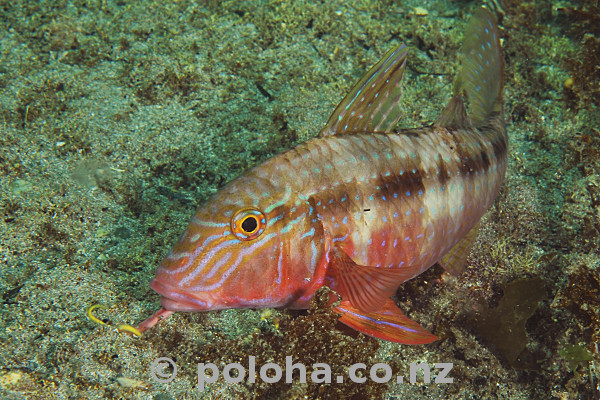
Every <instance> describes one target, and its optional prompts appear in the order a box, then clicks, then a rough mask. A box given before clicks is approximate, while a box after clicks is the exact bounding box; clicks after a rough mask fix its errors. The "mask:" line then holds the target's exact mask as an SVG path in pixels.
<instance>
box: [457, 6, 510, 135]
mask: <svg viewBox="0 0 600 400" xmlns="http://www.w3.org/2000/svg"><path fill="white" fill-rule="evenodd" d="M461 53H462V54H461V58H460V72H459V74H458V77H457V79H456V83H455V93H457V94H458V93H463V92H464V93H466V95H467V98H468V100H469V111H470V112H469V119H470V120H471V122H472V123H473V125H475V126H477V125H479V124H481V123H482V122H484V121H485V120H486V119H487V118H488V116H489V115H490V114H491V113H492V112H499V111H501V108H502V86H503V78H502V72H503V69H504V66H503V64H502V55H501V49H500V36H499V34H498V27H497V26H496V21H495V19H494V16H493V15H492V13H491V12H490V11H488V10H487V9H485V8H481V9H479V10H478V11H477V12H476V13H475V15H474V16H473V19H472V20H471V22H470V23H469V26H468V27H467V30H466V32H465V35H464V41H463V47H462V51H461Z"/></svg>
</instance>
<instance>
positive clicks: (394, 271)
mask: <svg viewBox="0 0 600 400" xmlns="http://www.w3.org/2000/svg"><path fill="white" fill-rule="evenodd" d="M407 53H408V50H407V48H406V46H404V45H403V44H401V45H399V46H397V47H395V48H393V49H392V50H390V51H388V52H387V53H386V54H385V55H384V56H383V58H382V59H381V60H380V61H379V62H378V63H377V64H376V65H375V66H373V67H372V68H371V70H370V71H369V72H368V73H367V74H365V76H364V77H363V78H361V79H360V80H359V81H358V83H357V84H356V85H355V86H354V87H353V88H352V89H351V90H350V92H349V93H348V95H347V96H346V97H345V98H344V99H343V100H342V101H341V102H340V104H339V105H338V106H337V108H336V109H335V111H334V112H333V114H332V115H331V117H330V119H329V121H328V122H327V124H326V125H325V127H324V128H323V129H322V130H321V133H320V136H319V137H317V138H315V139H312V140H309V141H307V142H305V143H303V144H300V145H299V146H297V147H296V148H294V149H291V150H289V151H287V152H285V153H283V154H280V155H278V156H275V157H273V158H271V159H269V160H267V161H266V162H264V163H263V164H261V165H259V166H256V167H254V168H253V169H251V170H249V171H247V172H246V173H244V174H243V175H241V176H239V177H238V178H236V179H234V180H233V181H231V182H229V183H228V184H227V185H225V186H224V187H223V188H221V189H220V190H219V191H218V192H217V193H216V194H214V195H213V196H212V197H211V198H210V199H209V200H208V201H207V203H206V204H204V205H203V206H201V207H200V208H199V210H198V211H197V212H196V214H195V215H194V217H193V219H192V221H191V223H190V225H189V226H188V228H187V229H186V231H185V232H184V233H183V235H182V236H181V237H180V239H179V240H178V242H177V243H176V244H175V246H174V247H173V249H172V250H171V252H170V253H169V254H168V255H167V257H166V258H165V259H164V260H163V262H162V263H161V264H160V265H159V267H158V269H157V272H156V278H155V279H154V280H153V281H152V282H151V284H150V285H151V287H152V288H153V289H154V290H155V291H156V292H158V293H159V294H160V295H161V296H162V299H161V303H162V306H163V308H162V309H161V310H159V311H158V312H157V313H155V314H154V315H153V316H152V317H150V318H148V319H147V320H146V321H144V322H143V323H142V324H140V326H139V329H140V331H143V330H146V329H148V328H150V327H152V326H153V325H155V324H156V323H157V322H158V321H159V320H160V319H162V318H163V317H166V316H168V315H170V314H171V313H172V312H173V311H209V310H218V309H224V308H243V307H255V308H258V307H285V308H300V309H301V308H307V307H308V303H309V301H310V298H311V297H312V295H313V294H314V293H315V292H316V291H317V290H318V289H319V288H321V287H322V286H324V285H327V286H329V287H330V288H331V289H333V290H334V291H335V292H336V293H337V294H338V295H339V296H340V297H341V303H339V304H338V303H336V304H335V305H333V306H334V308H335V310H336V311H337V312H339V313H340V314H341V317H340V321H341V322H343V323H344V324H346V325H348V326H350V327H352V328H354V329H357V330H359V331H360V332H363V333H366V334H368V335H371V336H375V337H378V338H381V339H385V340H391V341H395V342H401V343H409V344H422V343H429V342H431V341H433V340H435V339H436V337H435V336H434V335H432V334H431V333H429V332H428V331H427V330H425V329H424V328H423V327H421V326H420V325H419V324H417V323H416V322H414V321H412V320H410V319H409V318H408V317H406V316H405V315H404V314H403V313H402V312H401V311H400V309H399V308H398V307H397V305H396V304H395V303H394V301H393V300H392V299H391V296H392V295H393V294H394V293H395V291H396V289H397V288H398V286H399V285H400V284H402V283H403V282H405V281H406V280H408V279H411V278H414V277H415V276H417V275H419V274H421V273H422V272H424V271H425V270H427V269H428V268H429V267H431V266H432V265H433V264H434V263H436V262H440V263H442V265H443V266H444V267H445V268H447V269H448V270H449V271H451V272H453V273H455V272H457V271H458V270H459V269H460V268H461V264H464V258H465V256H466V254H467V253H468V250H469V249H470V246H471V244H472V241H473V240H474V238H475V236H476V235H475V234H474V232H475V226H476V224H477V222H478V221H479V220H480V218H481V217H482V215H483V214H484V213H485V212H486V210H487V209H488V208H489V207H490V205H491V204H492V202H493V201H494V198H495V197H496V195H497V193H498V190H499V188H500V186H501V184H502V181H503V178H504V173H505V169H506V155H507V146H508V137H507V134H506V131H505V129H504V121H503V109H502V70H503V65H502V58H501V55H500V44H499V37H498V31H497V28H496V25H495V22H494V19H493V17H492V16H491V14H490V13H489V11H487V10H485V9H482V10H480V11H478V12H477V13H476V15H475V17H474V18H473V22H472V23H471V24H470V25H469V27H468V28H467V31H466V34H465V41H464V43H463V55H462V58H461V69H460V72H459V75H458V77H457V80H456V82H455V93H454V97H453V98H452V100H451V101H450V102H449V103H448V105H447V106H446V108H445V109H444V111H443V112H442V114H441V115H440V117H439V118H438V119H437V121H435V123H434V124H433V125H431V126H428V127H424V128H418V129H406V130H401V131H395V130H394V128H395V125H396V124H397V122H398V121H399V119H400V118H401V115H402V114H401V107H400V105H399V104H400V102H399V101H400V97H401V94H402V86H401V81H402V78H403V76H404V72H405V68H406V59H407ZM465 102H466V103H468V106H469V112H467V108H466V107H465ZM337 299H338V297H337V296H336V295H335V294H333V293H332V295H331V302H332V303H334V302H335V300H337Z"/></svg>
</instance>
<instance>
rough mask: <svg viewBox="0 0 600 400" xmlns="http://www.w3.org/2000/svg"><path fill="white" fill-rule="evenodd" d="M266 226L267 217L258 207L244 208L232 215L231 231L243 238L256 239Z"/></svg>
mask: <svg viewBox="0 0 600 400" xmlns="http://www.w3.org/2000/svg"><path fill="white" fill-rule="evenodd" d="M266 227H267V217H266V216H265V214H263V213H262V211H260V210H259V209H256V208H242V209H240V210H238V211H237V212H236V213H235V214H233V217H231V232H233V234H234V235H235V236H236V237H237V238H238V239H241V240H252V239H256V238H257V237H259V236H260V235H261V234H262V233H263V232H264V231H265V228H266Z"/></svg>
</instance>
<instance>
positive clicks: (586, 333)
mask: <svg viewBox="0 0 600 400" xmlns="http://www.w3.org/2000/svg"><path fill="white" fill-rule="evenodd" d="M1 4H2V5H1V8H0V13H1V15H0V21H1V24H0V113H1V114H0V115H1V121H2V126H1V133H0V232H1V233H0V240H1V241H0V293H1V299H2V307H1V311H0V317H1V319H0V327H1V331H0V397H2V398H5V399H52V398H71V399H78V398H81V399H84V398H85V399H95V398H123V399H130V398H131V399H138V398H139V399H156V400H168V399H191V398H205V399H252V398H257V399H367V398H369V399H400V398H403V399H417V398H431V399H445V398H457V399H458V398H462V399H467V398H474V399H475V398H477V399H479V398H501V399H508V398H514V399H559V398H560V399H571V398H573V399H574V398H581V399H590V398H599V397H600V386H599V385H600V353H599V351H598V340H599V337H600V324H599V317H600V264H599V263H600V255H599V254H598V248H599V243H600V222H599V219H600V218H599V212H600V175H599V172H600V147H599V146H600V131H599V129H600V124H599V121H600V117H599V111H598V107H599V105H600V92H599V90H600V66H599V60H600V39H599V35H600V17H599V16H600V8H599V5H598V2H597V1H596V0H589V1H586V0H581V1H576V0H573V1H556V2H545V1H532V0H528V1H525V2H520V1H518V0H506V1H503V2H500V1H494V2H493V3H492V2H490V3H489V5H490V6H492V7H493V8H495V9H496V12H497V14H498V15H499V17H500V23H501V26H502V36H503V47H504V58H505V63H506V70H505V84H506V90H505V98H506V101H505V109H506V119H507V127H508V130H509V134H510V141H511V144H510V157H509V158H510V161H509V167H508V172H507V177H506V181H505V184H504V188H503V190H502V192H501V194H500V196H499V198H498V199H497V201H496V202H495V204H494V206H493V207H492V209H491V210H490V211H489V213H488V214H487V215H486V217H485V218H484V221H483V224H482V229H481V230H480V234H479V238H478V242H477V245H476V246H475V248H474V250H473V252H472V255H471V257H470V260H469V267H468V269H467V271H466V272H465V273H464V274H463V275H461V276H460V277H458V278H453V277H450V276H448V275H447V274H446V273H444V271H443V270H442V269H441V268H440V267H437V266H436V267H433V268H432V269H431V270H430V271H428V272H427V273H425V274H424V275H423V276H420V277H418V278H416V279H414V280H413V281H411V282H408V283H406V284H404V285H403V286H402V287H401V288H400V290H399V291H398V293H397V299H398V303H399V304H400V306H401V307H402V308H403V309H404V310H405V311H406V312H407V314H408V315H409V316H410V317H411V318H413V319H415V320H416V321H419V322H420V323H421V324H422V325H423V326H425V327H426V328H427V329H430V330H432V331H433V332H434V333H435V334H436V335H438V336H439V337H440V340H439V341H437V342H435V343H433V344H431V345H424V346H406V345H397V344H391V343H387V342H382V341H379V340H375V339H372V338H368V337H365V336H362V335H356V334H353V333H352V332H349V331H347V330H344V331H340V330H338V329H336V327H335V326H336V325H335V315H332V313H331V312H328V311H327V309H325V308H323V307H322V306H319V305H318V304H317V305H315V306H314V307H313V309H312V310H311V311H310V312H298V311H294V312H291V311H274V310H273V311H268V312H265V311H263V312H261V311H254V310H228V311H220V312H210V313H204V314H185V313H179V314H176V315H174V316H173V317H171V318H170V319H169V320H167V321H165V322H164V323H162V324H160V326H158V327H157V328H155V329H153V330H151V331H149V332H148V333H147V334H145V335H144V336H143V337H142V338H140V339H136V338H132V337H130V336H128V335H126V334H123V333H118V332H117V330H116V326H118V325H119V324H121V323H130V324H136V323H138V322H140V321H141V320H143V319H145V318H146V317H147V316H149V315H150V314H151V313H152V312H154V311H155V310H156V309H157V308H158V307H159V303H158V300H159V299H158V296H157V295H156V294H155V293H154V292H152V290H151V289H150V288H149V286H148V282H149V281H150V279H151V278H152V276H153V272H154V270H155V268H156V266H157V264H158V262H159V261H160V260H161V258H162V257H163V256H164V255H165V254H166V253H167V251H168V250H169V248H170V246H171V245H172V244H173V243H174V241H175V240H176V238H177V237H178V235H179V234H180V233H181V232H182V231H183V229H184V227H185V226H186V224H187V221H188V219H189V217H190V216H191V214H192V213H193V211H194V209H195V208H196V207H197V206H198V205H199V203H201V202H202V201H203V200H204V199H206V198H207V196H208V195H209V194H211V193H213V192H215V191H216V190H218V188H219V187H220V186H222V185H223V184H224V183H225V182H227V181H228V180H230V179H232V178H233V177H235V176H236V175H238V174H240V173H241V172H242V171H244V170H245V169H247V168H249V167H251V166H254V165H256V164H258V163H260V162H261V161H263V160H265V159H267V158H268V157H270V156H272V155H274V154H276V153H278V152H281V151H283V150H285V149H287V148H290V147H292V146H294V145H295V144H297V143H299V142H301V141H304V140H306V139H308V138H310V137H313V136H315V135H316V134H317V132H318V131H319V129H320V128H321V127H322V126H323V124H324V123H325V121H326V120H327V118H328V116H329V114H330V113H331V112H332V110H333V109H334V107H335V105H336V104H337V103H338V101H340V100H341V98H342V97H343V95H344V94H345V93H346V92H347V91H348V89H349V88H350V87H351V85H352V84H353V83H354V82H355V81H356V80H357V79H358V78H360V77H361V75H362V74H363V73H364V72H365V71H366V70H367V69H368V67H370V66H371V65H372V64H374V63H375V62H376V61H377V60H378V58H379V57H380V56H381V55H383V54H384V53H385V52H386V51H387V50H388V49H390V48H391V47H392V46H394V45H396V44H397V43H399V41H400V40H404V41H405V42H406V43H407V44H408V45H409V46H410V48H411V50H410V59H409V61H408V70H407V74H406V76H405V83H404V86H405V92H404V98H403V104H404V109H405V118H404V119H403V120H402V126H404V127H415V126H422V125H425V124H429V123H431V122H432V121H433V120H435V118H436V116H437V114H438V113H439V112H440V110H441V109H442V107H443V106H444V104H445V102H446V101H448V99H449V97H450V95H451V90H452V84H451V82H452V79H453V76H454V74H455V72H456V70H455V60H456V56H457V50H458V48H459V46H460V43H461V38H462V32H463V29H464V23H465V21H466V20H467V19H468V17H469V16H470V15H471V14H472V12H473V11H474V10H475V9H476V7H478V6H479V3H478V2H471V1H456V2H450V1H430V2H426V3H424V2H417V1H411V2H406V3H403V2H398V1H372V0H371V1H366V0H365V1H355V2H344V1H316V2H311V1H293V2H292V1H289V2H288V1H260V2H258V1H247V2H241V1H239V2H238V1H224V2H220V1H185V0H182V1H174V2H169V1H167V2H165V1H156V2H154V1H152V2H150V1H147V2H128V1H103V0H97V1H81V0H75V1H62V0H61V1H38V2H31V1H25V0H15V1H10V2H9V1H2V3H1ZM97 304H98V305H103V306H105V307H106V308H105V309H97V310H95V314H96V315H97V316H98V318H100V319H101V320H103V321H105V322H106V325H101V324H98V323H95V322H93V321H91V320H89V319H88V318H87V317H86V311H87V310H88V308H89V307H90V306H93V305H97ZM248 355H254V356H256V358H257V361H256V362H257V364H258V365H260V364H262V363H265V362H268V361H273V362H277V363H280V364H283V363H284V360H285V356H286V355H293V356H294V358H295V360H298V361H303V362H305V363H307V364H312V363H316V362H322V363H329V364H330V365H331V368H332V370H333V371H334V373H335V372H338V373H344V372H347V367H348V366H349V365H350V364H352V363H355V362H364V363H366V364H367V365H371V364H373V363H376V362H378V361H381V362H387V363H389V365H390V366H391V367H392V369H393V372H394V374H398V373H400V374H404V375H406V376H408V366H409V364H410V363H418V362H426V363H429V364H430V365H431V364H433V363H439V362H452V363H454V368H453V370H452V372H451V374H450V376H451V377H453V379H454V382H453V383H451V384H435V383H431V384H423V383H414V384H411V383H404V384H396V383H393V384H390V385H386V384H381V383H372V382H371V383H365V384H347V383H346V384H336V383H332V384H326V383H323V384H318V383H306V384H302V383H298V381H297V380H296V383H293V384H286V383H284V382H281V383H279V384H267V383H261V382H260V381H257V382H256V383H251V382H249V381H248V380H245V381H244V382H242V383H240V384H235V385H229V384H227V383H225V382H223V381H222V380H220V381H218V382H217V383H214V384H211V385H207V388H206V389H205V390H204V391H203V392H199V391H198V390H197V381H196V364H197V363H199V362H214V363H216V364H217V365H218V366H220V367H221V368H222V367H223V366H224V365H225V364H226V363H228V362H233V361H240V362H242V364H244V365H246V363H247V361H246V360H247V357H248ZM159 356H168V357H171V358H172V359H174V360H175V361H176V362H177V364H178V366H179V371H178V375H177V377H176V378H175V379H174V380H173V381H172V382H171V383H169V384H160V383H156V382H153V380H152V379H151V377H150V373H149V367H150V364H151V362H152V361H153V360H154V359H156V358H157V357H159ZM421 377H422V376H421ZM420 381H421V382H422V379H421V380H420Z"/></svg>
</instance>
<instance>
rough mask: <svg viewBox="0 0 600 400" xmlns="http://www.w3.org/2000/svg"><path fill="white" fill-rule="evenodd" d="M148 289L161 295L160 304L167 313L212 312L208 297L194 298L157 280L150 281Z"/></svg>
mask: <svg viewBox="0 0 600 400" xmlns="http://www.w3.org/2000/svg"><path fill="white" fill-rule="evenodd" d="M150 287H151V288H152V289H153V290H154V291H155V292H156V293H158V294H160V295H161V299H160V304H161V305H162V306H163V308H165V309H166V310H169V311H208V310H214V309H216V308H215V307H212V305H213V300H212V299H211V298H210V296H207V295H204V296H196V295H193V294H191V293H187V292H185V291H184V290H181V289H180V288H177V287H175V286H173V285H169V284H168V283H165V282H163V281H161V280H159V279H158V278H154V279H152V281H150Z"/></svg>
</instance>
